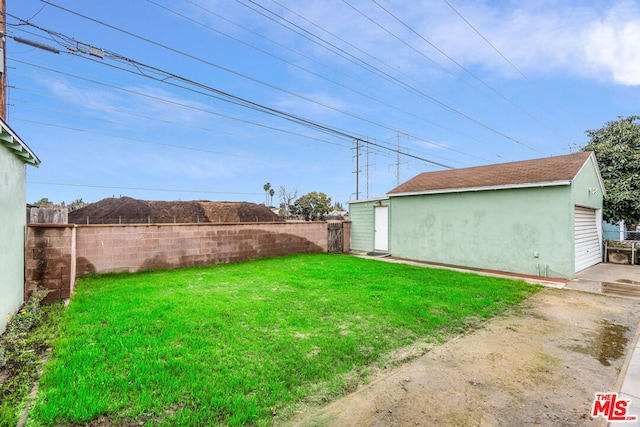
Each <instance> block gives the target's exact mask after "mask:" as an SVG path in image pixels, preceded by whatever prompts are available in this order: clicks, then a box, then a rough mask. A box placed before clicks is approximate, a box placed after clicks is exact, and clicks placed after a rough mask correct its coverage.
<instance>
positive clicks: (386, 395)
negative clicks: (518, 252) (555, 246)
mask: <svg viewBox="0 0 640 427" xmlns="http://www.w3.org/2000/svg"><path fill="white" fill-rule="evenodd" d="M523 307H524V308H523V309H522V310H521V311H518V312H515V313H512V314H509V315H507V316H505V317H500V318H496V319H493V320H491V321H490V322H488V323H487V324H485V325H484V326H483V327H481V328H480V329H478V330H475V331H473V332H471V333H468V334H466V335H462V336H460V337H457V338H455V339H453V340H450V341H448V342H447V343H445V344H443V345H440V346H437V347H435V348H434V349H432V350H431V351H429V352H428V353H426V354H424V355H422V356H420V357H418V358H417V359H415V360H413V361H411V362H409V363H406V364H404V365H402V366H401V367H399V368H397V369H395V370H393V371H392V372H389V373H387V374H386V375H384V376H381V377H380V378H378V379H376V380H374V381H373V382H372V383H370V384H369V385H367V386H365V387H363V388H361V389H359V390H358V391H356V392H354V393H352V394H350V395H348V396H346V397H344V398H342V399H340V400H338V401H336V402H334V403H332V404H331V405H329V406H326V407H324V408H320V409H317V408H303V409H301V413H300V414H299V416H298V417H297V418H296V419H294V420H292V421H289V422H287V423H286V425H296V426H346V425H348V426H433V425H437V426H516V425H517V426H524V425H543V426H558V425H562V426H585V425H586V426H596V425H599V424H600V422H601V421H602V419H601V418H598V419H592V418H591V417H590V409H591V405H592V403H593V399H594V394H595V393H596V392H600V391H616V390H614V389H615V386H616V382H617V380H618V377H619V373H620V371H621V369H622V367H623V365H624V361H625V356H626V354H627V353H628V351H629V348H630V346H631V342H632V340H633V337H634V334H635V332H636V328H637V325H638V321H639V320H640V301H639V300H634V299H624V298H618V297H608V296H604V295H597V294H588V293H583V292H577V291H569V290H560V289H551V288H548V289H544V290H543V291H542V292H540V293H538V294H536V295H535V296H533V297H531V298H530V299H529V300H527V301H526V302H525V303H524V306H523Z"/></svg>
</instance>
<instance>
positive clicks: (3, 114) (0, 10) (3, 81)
mask: <svg viewBox="0 0 640 427" xmlns="http://www.w3.org/2000/svg"><path fill="white" fill-rule="evenodd" d="M0 20H1V22H0V37H1V38H0V50H2V52H0V61H2V64H0V71H1V72H2V75H1V76H0V118H1V119H2V120H4V121H5V122H6V121H7V36H6V32H7V0H0Z"/></svg>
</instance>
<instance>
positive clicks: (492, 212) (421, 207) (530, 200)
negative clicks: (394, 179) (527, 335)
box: [354, 185, 586, 278]
mask: <svg viewBox="0 0 640 427" xmlns="http://www.w3.org/2000/svg"><path fill="white" fill-rule="evenodd" d="M585 192H586V190H585ZM390 201H391V206H390V213H389V218H390V223H391V232H390V248H389V252H390V253H391V255H393V256H397V257H401V258H408V259H416V260H422V261H431V262H438V263H444V264H450V265H459V266H466V267H475V268H482V269H491V270H499V271H507V272H515V273H521V274H531V275H545V274H547V275H549V276H550V277H563V278H572V277H573V276H574V267H573V266H574V259H573V258H574V248H573V245H574V241H573V203H572V194H571V187H570V186H569V185H564V186H555V187H538V188H521V189H505V190H487V191H472V192H462V193H447V194H432V195H418V196H400V197H391V199H390ZM354 226H355V224H354ZM354 228H355V227H354ZM536 254H537V257H536Z"/></svg>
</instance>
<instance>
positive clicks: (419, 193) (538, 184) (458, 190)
mask: <svg viewBox="0 0 640 427" xmlns="http://www.w3.org/2000/svg"><path fill="white" fill-rule="evenodd" d="M563 185H571V181H570V180H562V181H548V182H531V183H523V184H506V185H492V186H486V187H465V188H444V189H438V190H426V191H407V192H402V193H387V195H388V196H389V197H398V196H423V195H428V194H446V193H467V192H473V191H489V190H509V189H514V188H536V187H558V186H563Z"/></svg>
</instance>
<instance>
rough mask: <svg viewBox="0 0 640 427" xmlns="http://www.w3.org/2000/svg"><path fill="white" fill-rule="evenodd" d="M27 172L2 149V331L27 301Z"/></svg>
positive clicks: (0, 306)
mask: <svg viewBox="0 0 640 427" xmlns="http://www.w3.org/2000/svg"><path fill="white" fill-rule="evenodd" d="M25 169H26V168H25V164H24V163H23V162H22V161H21V160H20V159H18V158H17V157H16V156H15V155H14V154H13V153H12V152H11V151H10V150H9V149H8V148H6V147H4V146H0V254H2V255H1V256H0V332H2V331H4V329H5V327H6V324H7V320H8V318H9V317H11V316H12V315H13V314H14V313H15V312H16V311H17V310H18V309H19V308H20V305H21V304H22V302H23V301H22V300H23V295H24V233H25V227H26V189H25V186H26V181H25V174H26V170H25Z"/></svg>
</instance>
